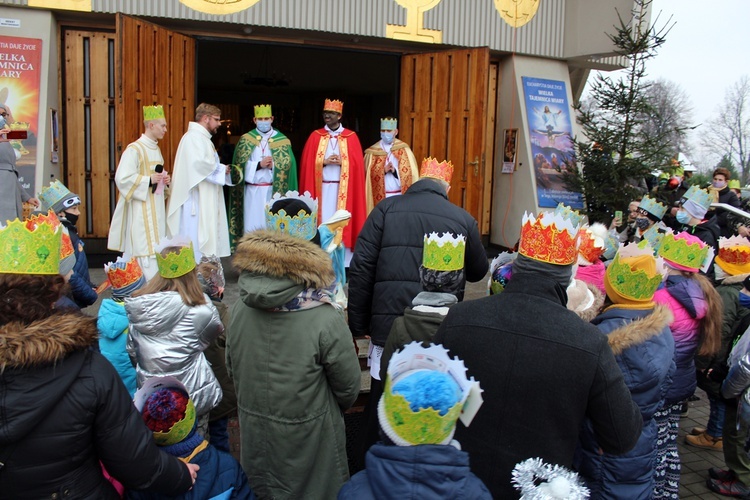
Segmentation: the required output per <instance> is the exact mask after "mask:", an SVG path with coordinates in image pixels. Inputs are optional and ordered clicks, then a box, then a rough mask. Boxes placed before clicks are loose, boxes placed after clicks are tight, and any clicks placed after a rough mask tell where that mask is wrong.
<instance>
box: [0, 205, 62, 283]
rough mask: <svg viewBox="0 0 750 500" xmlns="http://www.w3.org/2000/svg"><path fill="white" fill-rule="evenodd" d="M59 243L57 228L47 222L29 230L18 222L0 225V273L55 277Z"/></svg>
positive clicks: (57, 269)
mask: <svg viewBox="0 0 750 500" xmlns="http://www.w3.org/2000/svg"><path fill="white" fill-rule="evenodd" d="M58 224H59V223H58ZM61 241H62V231H61V229H60V226H59V225H58V226H57V227H54V225H53V224H52V223H51V222H50V221H49V220H46V221H44V222H41V223H39V224H35V225H34V227H33V229H30V228H29V227H27V225H26V224H25V223H24V222H21V221H20V220H18V219H16V220H14V221H12V222H9V223H8V225H7V226H5V227H2V224H0V273H4V274H59V272H60V267H59V266H60V244H61Z"/></svg>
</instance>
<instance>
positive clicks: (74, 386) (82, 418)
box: [0, 314, 192, 500]
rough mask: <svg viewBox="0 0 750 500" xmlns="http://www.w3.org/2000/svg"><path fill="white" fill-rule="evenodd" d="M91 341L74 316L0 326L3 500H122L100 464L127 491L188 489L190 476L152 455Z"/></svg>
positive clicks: (88, 328) (91, 329)
mask: <svg viewBox="0 0 750 500" xmlns="http://www.w3.org/2000/svg"><path fill="white" fill-rule="evenodd" d="M96 339H97V330H96V323H95V320H94V319H93V318H88V317H86V316H83V315H81V314H59V315H53V316H51V317H49V318H46V319H43V320H40V321H36V322H33V323H31V324H29V325H27V326H23V325H22V324H20V323H16V322H14V323H7V324H5V325H2V326H1V327H0V415H2V418H0V462H3V463H4V464H5V467H3V468H2V469H1V470H0V496H2V497H3V498H14V499H23V498H34V499H37V498H76V499H92V500H94V499H96V500H99V499H116V498H119V496H118V495H117V493H116V491H115V489H114V488H113V487H112V485H111V484H110V483H109V482H108V481H107V480H106V479H104V476H103V474H102V469H101V465H100V463H99V462H100V461H101V463H102V464H103V465H104V466H105V467H106V468H107V470H108V471H109V472H110V474H112V476H114V477H116V478H117V479H118V480H119V481H120V482H121V483H123V484H124V485H125V486H126V487H127V488H136V489H142V488H149V489H153V490H154V491H158V492H160V493H163V494H165V495H170V496H171V495H177V494H180V493H182V492H184V491H187V490H188V488H190V486H191V483H192V481H191V479H190V473H189V471H188V469H187V467H185V465H184V464H182V463H181V462H180V461H179V460H178V459H176V458H174V457H171V456H169V455H167V454H166V453H163V452H161V451H160V450H159V449H158V448H157V447H156V445H155V444H154V441H153V437H152V435H151V432H150V431H149V430H148V429H147V428H146V426H145V425H143V421H142V420H141V416H140V414H139V413H138V411H137V410H136V409H135V406H133V403H132V402H131V400H130V396H129V395H128V392H127V390H126V389H125V386H123V385H122V382H121V381H120V378H119V377H118V375H117V372H116V371H115V370H114V368H112V365H111V364H110V363H109V361H107V360H106V359H104V358H103V357H102V356H101V355H100V354H98V353H96V352H92V351H90V350H89V348H90V347H91V346H92V345H94V344H95V343H96ZM55 495H56V496H55Z"/></svg>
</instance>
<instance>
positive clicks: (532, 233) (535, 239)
mask: <svg viewBox="0 0 750 500" xmlns="http://www.w3.org/2000/svg"><path fill="white" fill-rule="evenodd" d="M578 229H579V226H578V225H575V226H574V225H573V223H572V222H571V221H570V220H568V219H565V218H564V217H562V216H560V215H556V214H554V213H552V212H545V213H544V214H542V215H541V216H540V217H538V218H537V217H534V215H533V214H529V213H528V212H527V213H525V214H524V216H523V222H522V224H521V241H520V243H519V245H518V253H520V254H521V255H524V256H526V257H529V258H530V259H534V260H538V261H540V262H547V263H549V264H556V265H560V266H567V265H570V264H573V263H574V262H575V261H576V258H577V256H578V248H577V247H578Z"/></svg>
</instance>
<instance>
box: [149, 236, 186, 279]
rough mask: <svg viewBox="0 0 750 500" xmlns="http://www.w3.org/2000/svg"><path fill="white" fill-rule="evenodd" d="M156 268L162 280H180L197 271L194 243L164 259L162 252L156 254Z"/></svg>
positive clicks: (169, 254)
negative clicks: (194, 270)
mask: <svg viewBox="0 0 750 500" xmlns="http://www.w3.org/2000/svg"><path fill="white" fill-rule="evenodd" d="M165 246H170V245H165ZM156 266H157V267H158V268H159V274H160V275H161V277H162V278H179V277H180V276H184V275H186V274H187V273H189V272H190V271H192V270H193V269H195V252H194V251H193V242H192V241H191V242H190V244H189V245H186V246H183V247H181V248H180V250H179V251H178V252H176V253H175V252H169V253H168V254H167V256H166V257H162V255H161V252H156Z"/></svg>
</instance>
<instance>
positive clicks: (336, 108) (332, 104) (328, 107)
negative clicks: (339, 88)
mask: <svg viewBox="0 0 750 500" xmlns="http://www.w3.org/2000/svg"><path fill="white" fill-rule="evenodd" d="M323 111H333V112H334V113H338V114H340V115H341V114H343V113H344V103H343V102H341V101H339V100H338V99H333V100H331V99H326V101H325V103H324V104H323Z"/></svg>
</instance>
